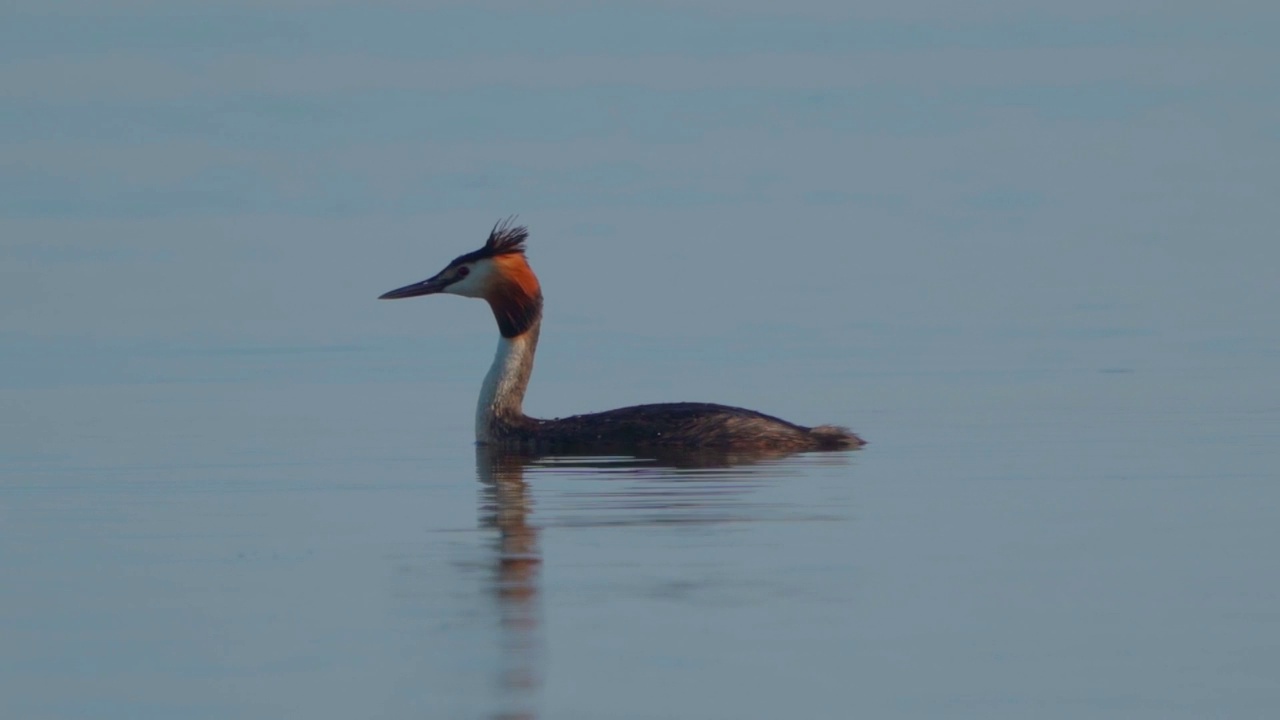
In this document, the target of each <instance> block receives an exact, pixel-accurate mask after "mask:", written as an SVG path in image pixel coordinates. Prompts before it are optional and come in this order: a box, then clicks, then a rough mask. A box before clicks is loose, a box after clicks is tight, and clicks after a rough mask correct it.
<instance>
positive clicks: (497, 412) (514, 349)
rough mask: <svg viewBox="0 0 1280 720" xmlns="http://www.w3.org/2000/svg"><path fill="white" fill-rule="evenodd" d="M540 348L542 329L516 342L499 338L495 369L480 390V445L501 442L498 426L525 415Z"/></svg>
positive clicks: (515, 338) (534, 330)
mask: <svg viewBox="0 0 1280 720" xmlns="http://www.w3.org/2000/svg"><path fill="white" fill-rule="evenodd" d="M537 346H538V327H537V326H536V325H535V326H534V327H533V328H532V329H531V330H530V331H529V332H526V333H524V334H522V335H517V336H516V337H513V338H505V337H499V338H498V351H497V353H495V354H494V357H493V365H491V366H490V367H489V373H488V374H487V375H485V376H484V384H483V385H481V386H480V399H479V400H478V401H477V402H476V442H479V443H487V442H494V441H496V440H497V439H498V435H497V427H496V426H497V425H501V424H503V423H510V422H512V421H514V420H515V419H517V418H519V417H521V416H522V415H524V392H525V389H526V388H527V387H528V385H529V375H530V373H531V372H532V371H533V354H534V352H535V351H536V350H537Z"/></svg>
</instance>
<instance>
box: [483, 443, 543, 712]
mask: <svg viewBox="0 0 1280 720" xmlns="http://www.w3.org/2000/svg"><path fill="white" fill-rule="evenodd" d="M525 463H526V458H524V457H522V456H520V455H514V454H510V453H504V452H502V451H499V450H496V449H492V448H489V447H487V446H484V445H479V446H477V447H476V477H477V478H478V479H479V480H480V482H481V485H482V488H481V503H480V523H481V525H483V526H485V527H491V528H494V529H496V530H497V531H498V536H497V538H496V539H495V540H494V561H495V562H494V582H493V595H494V598H495V599H496V600H497V603H498V612H499V626H500V627H501V630H502V645H503V647H502V650H503V653H502V657H503V664H502V668H501V670H500V676H499V682H498V684H499V690H500V692H501V694H502V695H503V696H504V698H505V699H506V701H507V702H508V703H511V704H515V705H519V706H521V709H519V710H517V711H514V712H505V713H502V714H499V715H496V716H495V718H500V719H501V720H517V719H519V720H523V719H525V718H528V719H530V720H531V719H532V718H533V717H535V715H534V713H533V711H532V709H531V702H532V699H533V693H534V690H536V689H537V687H538V680H539V678H538V673H537V665H538V662H537V660H538V655H539V642H538V617H539V610H538V570H539V566H540V565H541V563H542V556H541V554H540V552H539V550H538V528H537V527H536V526H535V525H532V524H530V523H529V513H530V511H531V510H532V509H533V508H532V505H533V503H532V502H531V500H530V498H529V486H528V485H527V484H525V481H524V466H525Z"/></svg>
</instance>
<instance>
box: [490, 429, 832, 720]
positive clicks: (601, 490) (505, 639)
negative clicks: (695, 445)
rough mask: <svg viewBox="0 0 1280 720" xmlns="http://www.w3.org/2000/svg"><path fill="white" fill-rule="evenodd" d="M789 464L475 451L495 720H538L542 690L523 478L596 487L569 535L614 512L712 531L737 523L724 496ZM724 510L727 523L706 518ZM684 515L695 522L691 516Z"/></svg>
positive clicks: (534, 563) (537, 563)
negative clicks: (495, 643)
mask: <svg viewBox="0 0 1280 720" xmlns="http://www.w3.org/2000/svg"><path fill="white" fill-rule="evenodd" d="M795 454H796V453H794V452H785V451H777V450H752V451H729V450H723V449H721V450H673V449H662V448H655V449H651V450H646V451H643V452H641V453H637V452H635V451H634V450H632V449H625V448H623V449H619V450H618V451H617V452H616V453H614V454H599V453H598V452H597V453H595V454H592V455H566V454H557V455H540V454H535V453H530V452H522V451H513V450H505V449H500V448H494V447H490V446H485V445H480V446H477V447H476V477H477V479H479V481H480V483H481V491H480V495H481V498H480V523H481V525H482V526H483V527H487V528H493V529H494V530H496V531H497V536H496V537H495V538H494V540H493V543H492V547H493V563H492V569H493V582H492V586H491V593H492V597H493V599H494V600H495V601H496V604H497V608H498V614H499V627H500V629H501V633H502V638H501V643H502V651H503V652H502V656H503V661H502V663H503V664H502V666H501V669H500V672H499V676H498V692H499V694H500V696H501V697H502V698H503V700H504V702H503V705H505V706H506V709H504V711H503V712H502V713H500V714H498V715H495V716H494V717H495V718H500V719H501V720H516V719H521V720H523V719H532V718H534V717H536V713H535V712H534V709H533V707H534V699H535V695H536V693H537V690H538V688H539V687H540V684H541V678H540V676H539V669H540V666H541V656H542V640H541V634H540V628H539V621H540V617H541V612H540V608H539V583H540V569H541V564H542V553H541V550H540V549H539V547H538V531H539V526H538V525H537V524H536V523H534V522H532V521H531V515H532V512H533V499H532V497H531V493H530V489H529V485H528V483H527V482H526V480H525V476H526V473H556V474H576V473H581V472H582V471H584V470H585V471H588V472H589V473H590V474H591V476H592V479H593V480H594V481H595V484H597V485H600V487H598V489H597V490H596V491H595V492H590V493H583V494H579V495H578V498H579V500H583V499H586V500H587V501H588V502H589V503H590V504H592V505H594V507H593V508H590V509H588V508H587V507H583V506H576V505H575V506H572V509H573V510H574V511H575V515H578V516H579V517H577V518H576V519H575V520H571V521H568V522H566V523H565V524H568V525H591V524H614V522H615V521H614V520H611V519H608V517H607V516H610V515H613V514H614V513H616V512H617V511H619V510H620V509H621V510H624V511H625V512H627V514H629V515H633V516H638V517H633V519H636V520H639V521H640V522H645V523H655V524H657V523H666V522H690V521H695V522H696V521H699V520H702V521H711V522H715V521H720V520H725V519H729V520H735V519H741V517H739V513H742V512H743V507H740V506H734V505H733V504H732V503H731V502H730V500H729V497H728V496H729V495H737V494H744V493H749V491H750V489H751V488H752V487H754V486H755V485H754V484H753V483H751V482H749V479H751V478H753V476H754V478H755V480H756V481H757V483H756V484H758V483H759V482H763V481H766V480H767V479H770V478H776V477H777V476H779V475H783V474H788V469H787V468H786V466H785V465H784V464H780V463H774V462H773V461H777V460H781V459H783V458H786V457H788V456H791V455H795ZM819 458H820V459H819ZM808 459H809V460H810V461H811V462H818V463H821V464H844V462H845V460H844V459H843V458H842V457H841V456H839V455H830V454H827V455H810V456H808ZM618 478H626V479H629V480H634V481H636V482H638V483H640V485H641V487H635V488H632V489H631V490H627V491H621V492H620V491H618V490H616V489H613V488H607V487H605V486H606V485H608V483H605V481H606V480H608V479H618ZM691 480H692V481H696V480H701V481H705V482H702V483H699V482H690V481H691ZM672 481H681V482H675V483H673V482H672ZM655 483H656V484H663V483H666V484H665V485H664V486H663V487H662V488H660V489H657V490H655V489H654V488H653V487H650V485H651V484H655ZM708 485H714V486H715V490H714V491H711V490H708ZM620 496H626V497H629V498H630V500H632V501H633V502H634V504H630V505H627V506H625V507H622V508H620V507H619V506H618V504H617V503H618V498H619V497H620ZM592 498H594V499H592ZM726 508H729V509H730V510H731V511H732V515H725V514H723V513H722V514H715V513H714V512H708V511H714V510H717V509H719V510H725V509H726ZM691 511H696V512H698V513H700V514H699V515H697V516H691V515H690V512H691ZM748 514H749V513H748ZM583 515H586V517H582V516H583Z"/></svg>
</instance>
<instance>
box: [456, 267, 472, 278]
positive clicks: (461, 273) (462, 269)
mask: <svg viewBox="0 0 1280 720" xmlns="http://www.w3.org/2000/svg"><path fill="white" fill-rule="evenodd" d="M470 274H471V268H469V267H467V266H466V265H463V266H462V267H460V268H458V272H457V275H458V277H460V278H464V277H466V276H468V275H470Z"/></svg>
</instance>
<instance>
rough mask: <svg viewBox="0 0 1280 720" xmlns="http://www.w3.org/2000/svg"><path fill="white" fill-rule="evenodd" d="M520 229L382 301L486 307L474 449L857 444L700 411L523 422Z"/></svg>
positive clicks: (761, 417)
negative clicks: (485, 366) (490, 353)
mask: <svg viewBox="0 0 1280 720" xmlns="http://www.w3.org/2000/svg"><path fill="white" fill-rule="evenodd" d="M528 239H529V231H528V228H526V227H524V226H522V225H514V224H513V219H511V218H508V219H506V220H500V221H498V222H497V223H496V224H495V225H494V226H493V229H492V230H491V231H490V232H489V237H488V239H487V240H486V241H485V243H484V245H483V246H482V247H481V248H480V249H479V250H474V251H472V252H469V253H466V254H464V255H459V256H458V257H456V258H454V259H453V260H452V261H451V262H450V263H449V264H448V265H446V266H445V267H444V269H443V270H441V271H440V272H438V273H436V274H435V275H432V276H431V277H429V278H427V279H426V280H422V281H420V282H416V283H412V284H410V285H405V286H403V287H399V288H396V289H395V290H391V291H389V292H386V293H383V294H382V295H381V296H380V297H379V299H381V300H395V299H401V298H411V297H419V296H423V295H436V294H448V295H459V296H461V297H467V298H478V299H481V300H484V301H486V302H487V303H489V307H490V308H491V309H492V310H493V317H494V320H496V321H497V324H498V333H499V335H500V337H499V338H498V349H497V353H496V354H495V356H494V359H493V364H492V366H491V367H490V368H489V372H488V374H486V375H485V378H484V382H483V384H482V385H481V388H480V397H479V399H478V401H477V403H476V415H475V437H476V442H477V443H478V444H480V445H488V446H494V447H498V448H509V449H522V450H537V451H566V452H581V451H605V450H618V449H625V448H655V447H667V448H689V449H695V448H708V449H709V448H719V449H739V450H750V449H767V450H776V451H784V452H803V451H811V450H846V449H854V448H858V447H861V446H862V445H864V444H865V441H864V440H863V439H862V438H860V437H858V436H857V435H855V434H854V433H853V432H851V431H850V430H848V429H847V428H844V427H839V426H835V425H818V426H816V427H806V426H804V425H797V424H795V423H791V422H787V421H786V420H783V419H781V418H777V417H774V416H772V415H766V414H764V413H761V412H756V411H755V410H748V409H746V408H740V407H733V406H730V405H719V404H715V403H702V402H674V403H656V404H651V405H634V406H630V407H624V408H618V409H616V410H606V411H604V412H596V413H587V414H584V415H573V416H570V417H563V418H550V419H540V418H534V417H530V416H528V415H525V413H524V396H525V390H526V389H527V388H528V386H529V378H530V377H531V375H532V374H533V359H534V354H535V353H536V352H537V348H538V335H539V332H540V331H541V328H542V306H543V301H542V285H541V284H540V283H539V282H538V276H537V275H535V274H534V272H533V268H532V267H530V266H529V262H528V259H527V257H526V253H525V251H526V248H527V242H528Z"/></svg>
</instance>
